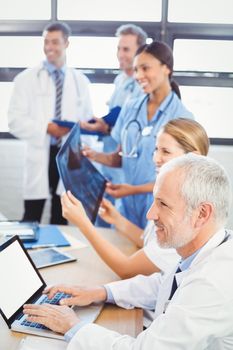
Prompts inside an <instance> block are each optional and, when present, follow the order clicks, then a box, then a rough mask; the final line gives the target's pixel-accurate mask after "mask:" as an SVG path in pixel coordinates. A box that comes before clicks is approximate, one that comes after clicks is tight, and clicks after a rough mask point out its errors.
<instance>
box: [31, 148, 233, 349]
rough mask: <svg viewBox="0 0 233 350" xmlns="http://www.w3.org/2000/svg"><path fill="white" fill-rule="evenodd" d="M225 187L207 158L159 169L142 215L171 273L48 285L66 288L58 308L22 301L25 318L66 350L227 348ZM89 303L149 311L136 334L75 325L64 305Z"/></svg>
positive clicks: (232, 265)
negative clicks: (172, 258) (170, 251)
mask: <svg viewBox="0 0 233 350" xmlns="http://www.w3.org/2000/svg"><path fill="white" fill-rule="evenodd" d="M230 197H231V188H230V183H229V179H228V177H227V175H226V172H225V170H224V169H223V168H222V167H221V166H220V165H219V164H218V163H216V162H215V161H214V160H212V159H210V158H207V157H204V156H198V155H193V154H188V155H184V156H181V157H179V158H176V159H174V160H171V161H170V162H168V163H166V164H165V165H164V166H163V167H162V168H161V171H160V173H159V175H158V178H157V180H156V186H155V188H154V202H153V204H152V206H151V208H150V210H149V211H148V214H147V217H148V219H150V220H153V221H154V224H155V235H156V236H157V240H158V243H159V244H160V246H161V247H164V248H165V249H166V248H170V247H173V248H175V249H176V250H177V253H178V254H179V255H180V257H181V261H180V262H179V264H178V266H175V267H174V269H173V271H171V272H170V273H166V274H164V275H161V274H158V273H156V274H153V275H151V276H141V275H139V276H136V277H134V278H131V279H128V280H124V281H118V282H113V283H110V284H107V285H105V286H101V287H95V288H87V289H84V288H79V287H72V288H68V287H66V286H56V287H52V288H50V289H49V290H48V291H47V292H48V294H49V296H52V295H53V294H54V293H56V292H57V291H58V290H59V291H60V290H62V291H64V292H69V293H71V295H72V296H71V298H70V299H67V300H64V301H63V303H62V304H63V306H57V307H52V306H49V307H47V306H31V305H26V306H25V310H24V312H25V313H26V314H28V315H30V316H29V317H28V319H29V320H30V321H36V322H41V323H42V324H44V325H46V326H47V327H49V328H51V329H53V330H56V331H59V332H61V333H64V334H65V337H66V339H67V340H68V341H70V342H69V345H68V350H75V349H114V350H117V349H119V350H122V349H125V350H129V349H134V350H139V349H140V350H141V349H143V350H144V349H158V350H171V349H172V350H178V349H179V350H182V349H183V350H187V349H189V350H220V349H221V350H223V349H224V350H228V349H229V350H230V349H233V278H232V270H233V254H232V252H233V240H232V234H231V233H230V232H229V231H227V230H225V229H224V225H225V223H226V220H227V216H228V211H229V208H230V199H231V198H230ZM94 301H106V302H113V303H116V304H117V305H119V306H122V307H125V308H133V307H142V308H144V309H145V308H148V309H151V310H155V311H154V321H153V322H152V323H151V325H150V327H149V328H147V329H146V330H145V331H143V332H142V333H140V334H139V335H138V336H137V338H132V337H130V336H127V335H120V334H119V333H116V332H113V331H110V330H107V329H105V328H103V327H100V326H97V325H95V324H89V325H83V324H81V323H80V321H79V320H78V318H77V316H76V315H75V314H74V312H73V311H72V310H71V309H69V308H68V307H67V306H66V305H71V304H72V305H74V304H76V305H86V304H90V303H92V302H94Z"/></svg>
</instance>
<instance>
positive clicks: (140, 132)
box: [119, 93, 174, 158]
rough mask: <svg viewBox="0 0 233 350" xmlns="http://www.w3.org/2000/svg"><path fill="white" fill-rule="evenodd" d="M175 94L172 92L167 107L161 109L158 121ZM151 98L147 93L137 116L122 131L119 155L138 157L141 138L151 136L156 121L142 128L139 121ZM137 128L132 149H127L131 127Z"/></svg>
mask: <svg viewBox="0 0 233 350" xmlns="http://www.w3.org/2000/svg"><path fill="white" fill-rule="evenodd" d="M173 97H174V94H173V93H172V95H171V98H170V99H169V101H168V103H167V105H166V107H165V109H164V110H163V111H160V113H159V115H158V116H157V120H156V122H158V120H159V119H160V118H161V116H162V115H163V114H164V113H165V111H166V110H167V108H168V107H169V106H170V104H171V102H172V100H173ZM148 100H149V94H147V95H146V96H145V97H144V98H143V99H142V101H141V103H140V105H139V107H138V109H137V111H136V113H135V116H134V118H133V119H131V120H130V121H129V122H128V123H127V125H126V126H125V128H124V130H123V131H122V142H121V147H122V150H121V151H120V152H119V155H120V156H121V157H125V158H138V144H139V142H140V140H141V138H142V137H145V136H150V135H151V133H152V131H153V129H154V127H155V125H156V123H153V125H149V126H145V127H144V128H142V126H141V124H140V123H139V121H138V116H139V114H140V112H141V109H142V106H143V104H144V102H145V101H148ZM133 128H135V129H136V132H135V135H134V142H133V145H132V147H131V148H130V150H127V141H128V140H129V132H130V129H133Z"/></svg>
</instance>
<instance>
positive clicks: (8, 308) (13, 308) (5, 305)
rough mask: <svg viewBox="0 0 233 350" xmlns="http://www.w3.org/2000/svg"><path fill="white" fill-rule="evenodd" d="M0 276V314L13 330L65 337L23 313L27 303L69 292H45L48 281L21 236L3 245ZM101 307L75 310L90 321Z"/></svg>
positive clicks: (83, 319)
mask: <svg viewBox="0 0 233 350" xmlns="http://www.w3.org/2000/svg"><path fill="white" fill-rule="evenodd" d="M0 280H1V288H0V314H1V315H2V317H3V319H4V320H5V322H6V323H7V325H8V327H9V328H10V329H11V330H12V331H16V332H22V333H29V334H36V335H40V336H43V337H49V338H56V339H64V337H63V335H61V334H59V333H55V332H53V331H51V330H49V329H48V328H46V327H44V326H42V325H41V324H36V323H30V322H28V321H27V320H26V316H25V315H24V314H23V313H22V312H23V305H24V304H42V303H44V302H49V303H51V304H58V303H59V300H60V299H61V298H66V297H69V296H68V295H64V294H62V293H57V294H56V295H55V297H54V298H53V299H51V300H49V299H48V298H47V296H46V295H44V294H42V291H43V290H44V288H45V287H46V283H45V281H44V279H43V278H42V276H41V274H40V273H39V271H38V269H37V268H36V266H35V265H34V263H33V261H32V260H31V258H30V256H29V255H28V253H27V251H26V249H25V248H24V246H23V244H22V242H21V240H20V238H19V237H18V236H14V237H12V238H10V239H9V240H8V241H7V242H4V243H3V244H2V245H1V246H0ZM101 308H102V305H90V307H89V306H88V307H81V308H77V309H75V310H76V311H77V315H78V317H79V318H80V320H81V321H85V322H87V323H90V322H94V320H95V319H96V318H97V316H98V315H99V313H100V311H101Z"/></svg>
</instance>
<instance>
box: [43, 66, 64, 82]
mask: <svg viewBox="0 0 233 350" xmlns="http://www.w3.org/2000/svg"><path fill="white" fill-rule="evenodd" d="M43 65H44V68H45V69H46V70H47V71H48V73H49V75H50V76H51V77H52V79H53V81H54V82H55V74H54V72H55V71H56V70H58V68H57V67H56V66H54V64H52V63H50V62H48V61H44V62H43ZM59 70H60V71H61V78H62V82H63V83H64V79H65V74H66V65H65V64H64V65H63V66H62V67H61V68H59Z"/></svg>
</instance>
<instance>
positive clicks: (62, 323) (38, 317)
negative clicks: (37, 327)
mask: <svg viewBox="0 0 233 350" xmlns="http://www.w3.org/2000/svg"><path fill="white" fill-rule="evenodd" d="M23 312H24V314H26V315H28V317H27V320H28V321H29V322H36V323H40V324H42V325H44V326H45V327H47V328H49V329H51V330H52V331H54V332H58V333H61V334H65V333H66V332H67V331H68V330H69V329H71V328H72V327H73V326H74V325H76V324H77V323H78V322H80V320H79V318H78V317H77V316H76V314H75V312H74V311H73V310H72V309H71V308H69V307H68V306H60V305H59V306H58V305H50V304H42V305H35V304H34V305H33V304H26V305H24V310H23Z"/></svg>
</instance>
